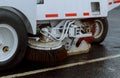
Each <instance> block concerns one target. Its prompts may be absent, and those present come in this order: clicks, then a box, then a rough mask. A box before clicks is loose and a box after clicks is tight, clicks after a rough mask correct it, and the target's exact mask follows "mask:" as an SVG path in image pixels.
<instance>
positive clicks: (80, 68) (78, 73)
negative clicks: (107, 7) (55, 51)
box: [0, 7, 120, 78]
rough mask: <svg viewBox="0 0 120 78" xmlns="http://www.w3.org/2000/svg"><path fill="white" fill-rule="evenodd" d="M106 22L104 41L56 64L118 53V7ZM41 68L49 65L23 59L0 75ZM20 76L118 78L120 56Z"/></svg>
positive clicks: (119, 75)
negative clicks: (86, 52)
mask: <svg viewBox="0 0 120 78" xmlns="http://www.w3.org/2000/svg"><path fill="white" fill-rule="evenodd" d="M108 22H109V32H108V35H107V37H106V39H105V41H104V42H102V43H101V44H100V45H92V48H91V50H90V52H89V53H88V54H82V55H76V56H71V57H68V58H67V59H65V60H64V61H63V62H61V63H59V64H58V65H64V64H70V63H75V62H84V61H87V60H91V59H97V58H101V57H107V56H114V55H120V34H119V33H120V7H118V8H116V9H114V10H112V11H111V12H109V16H108ZM43 68H49V67H45V66H41V65H40V64H39V63H33V62H28V61H23V62H22V63H21V64H20V65H19V66H18V67H16V68H15V69H11V70H9V71H3V72H0V76H6V75H10V74H15V73H23V72H28V71H34V70H38V69H43ZM20 78H120V57H118V58H113V59H108V60H103V61H99V62H93V63H89V64H83V65H76V66H73V67H68V68H64V69H58V70H52V71H47V72H42V73H37V74H33V75H28V76H23V77H20Z"/></svg>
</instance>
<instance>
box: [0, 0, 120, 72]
mask: <svg viewBox="0 0 120 78" xmlns="http://www.w3.org/2000/svg"><path fill="white" fill-rule="evenodd" d="M119 2H120V0H109V1H108V0H76V1H75V0H52V1H51V0H1V1H0V70H5V69H9V68H12V67H14V66H16V65H17V64H18V63H20V61H21V60H22V59H23V58H24V57H25V55H26V57H27V58H28V59H30V60H33V61H38V62H41V63H43V64H47V65H49V64H51V63H52V64H53V63H55V62H58V61H61V60H63V59H65V58H66V57H67V56H68V55H74V54H80V53H82V52H88V51H89V49H90V44H91V43H101V42H102V41H103V40H104V39H105V37H106V34H107V31H108V23H107V19H106V17H107V15H108V11H109V10H111V9H113V7H116V5H117V6H118V4H119ZM108 6H110V7H108Z"/></svg>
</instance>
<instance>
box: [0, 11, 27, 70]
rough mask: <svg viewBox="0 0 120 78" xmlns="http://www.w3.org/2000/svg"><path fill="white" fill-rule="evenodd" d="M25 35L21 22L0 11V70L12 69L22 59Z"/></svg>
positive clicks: (7, 12)
mask: <svg viewBox="0 0 120 78" xmlns="http://www.w3.org/2000/svg"><path fill="white" fill-rule="evenodd" d="M26 42H27V34H26V29H25V26H24V24H23V22H22V20H21V19H20V18H19V17H18V16H17V15H15V14H14V13H12V12H10V11H6V10H1V9H0V70H5V69H9V68H12V67H14V66H15V65H16V64H18V63H19V62H20V61H21V60H22V58H23V57H24V54H25V50H26Z"/></svg>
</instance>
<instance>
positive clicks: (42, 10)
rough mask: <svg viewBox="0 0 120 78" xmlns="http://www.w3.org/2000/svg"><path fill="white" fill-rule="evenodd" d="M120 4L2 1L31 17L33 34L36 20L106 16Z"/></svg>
mask: <svg viewBox="0 0 120 78" xmlns="http://www.w3.org/2000/svg"><path fill="white" fill-rule="evenodd" d="M117 1H119V0H117ZM93 2H98V3H99V7H98V8H100V10H96V8H94V7H96V5H95V6H94V5H93V6H92V3H93ZM111 2H112V3H111ZM108 5H110V6H108ZM118 5H119V4H118V3H115V0H77V1H74V0H71V1H69V0H59V1H57V0H52V1H50V0H44V3H42V4H37V0H1V1H0V6H8V7H13V8H16V9H17V10H19V11H21V12H22V13H23V14H24V15H25V16H26V17H27V18H28V19H29V21H30V23H31V25H32V30H33V34H36V20H56V19H57V20H60V19H76V18H79V19H80V18H97V17H106V16H107V14H108V11H109V10H111V9H112V8H114V7H116V6H118ZM92 10H94V12H93V11H92ZM95 10H96V11H95Z"/></svg>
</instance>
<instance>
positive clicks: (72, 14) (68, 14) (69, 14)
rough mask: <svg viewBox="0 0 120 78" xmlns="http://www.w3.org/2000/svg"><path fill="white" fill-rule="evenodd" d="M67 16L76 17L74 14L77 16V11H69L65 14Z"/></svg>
mask: <svg viewBox="0 0 120 78" xmlns="http://www.w3.org/2000/svg"><path fill="white" fill-rule="evenodd" d="M65 16H66V17H74V16H77V14H76V13H67V14H65Z"/></svg>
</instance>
